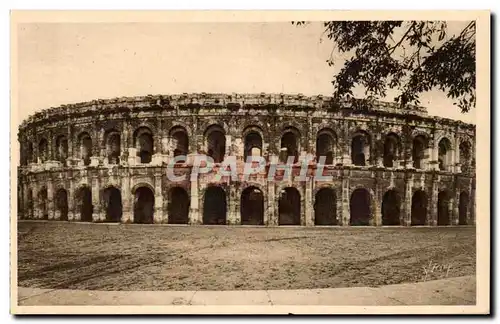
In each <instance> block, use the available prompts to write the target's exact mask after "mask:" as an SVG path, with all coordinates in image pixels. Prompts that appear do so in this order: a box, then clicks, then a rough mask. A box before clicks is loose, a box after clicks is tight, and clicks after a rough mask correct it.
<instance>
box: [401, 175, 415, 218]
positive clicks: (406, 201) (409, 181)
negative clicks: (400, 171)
mask: <svg viewBox="0 0 500 324" xmlns="http://www.w3.org/2000/svg"><path fill="white" fill-rule="evenodd" d="M413 183H414V179H413V174H408V175H406V181H405V192H404V195H403V197H402V198H403V201H402V208H401V214H400V218H399V219H400V224H401V225H405V226H411V201H412V188H413Z"/></svg>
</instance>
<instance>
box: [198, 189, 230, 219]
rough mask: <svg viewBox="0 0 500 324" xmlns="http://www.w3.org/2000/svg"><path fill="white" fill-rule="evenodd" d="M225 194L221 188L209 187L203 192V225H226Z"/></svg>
mask: <svg viewBox="0 0 500 324" xmlns="http://www.w3.org/2000/svg"><path fill="white" fill-rule="evenodd" d="M226 213H227V203H226V193H225V191H224V189H222V188H221V187H216V186H210V187H208V188H207V189H206V191H205V196H204V200H203V224H207V225H224V224H226Z"/></svg>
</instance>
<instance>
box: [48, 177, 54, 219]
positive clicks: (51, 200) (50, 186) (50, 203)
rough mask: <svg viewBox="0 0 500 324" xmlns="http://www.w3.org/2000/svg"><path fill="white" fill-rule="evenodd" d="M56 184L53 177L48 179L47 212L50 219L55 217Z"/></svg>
mask: <svg viewBox="0 0 500 324" xmlns="http://www.w3.org/2000/svg"><path fill="white" fill-rule="evenodd" d="M54 209H55V208H54V184H53V183H52V179H49V180H48V181H47V213H48V216H49V217H48V218H49V219H55V215H54Z"/></svg>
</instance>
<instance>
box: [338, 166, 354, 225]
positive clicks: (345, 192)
mask: <svg viewBox="0 0 500 324" xmlns="http://www.w3.org/2000/svg"><path fill="white" fill-rule="evenodd" d="M341 172H342V173H343V175H342V190H341V192H340V196H341V208H340V209H339V212H340V213H339V216H338V217H340V218H341V219H342V222H341V223H342V225H343V226H349V223H350V219H351V215H350V206H349V201H350V196H349V186H350V184H349V171H348V170H342V171H341Z"/></svg>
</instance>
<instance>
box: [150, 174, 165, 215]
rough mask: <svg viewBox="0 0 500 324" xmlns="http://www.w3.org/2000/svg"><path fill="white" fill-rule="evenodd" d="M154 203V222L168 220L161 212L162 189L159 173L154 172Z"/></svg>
mask: <svg viewBox="0 0 500 324" xmlns="http://www.w3.org/2000/svg"><path fill="white" fill-rule="evenodd" d="M154 178H155V205H154V220H153V221H154V223H164V222H166V221H167V222H168V219H167V217H165V215H164V214H163V190H162V181H161V173H158V174H155V176H154Z"/></svg>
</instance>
